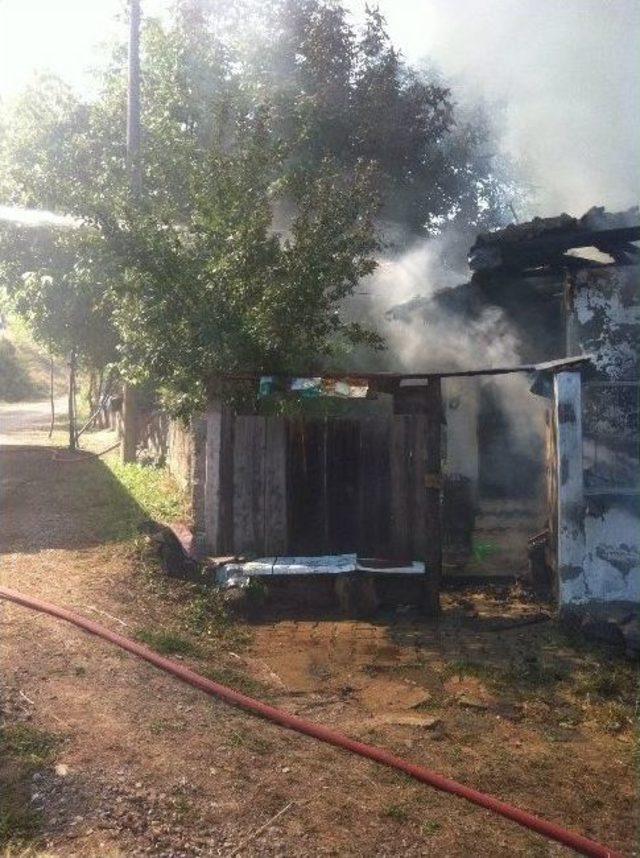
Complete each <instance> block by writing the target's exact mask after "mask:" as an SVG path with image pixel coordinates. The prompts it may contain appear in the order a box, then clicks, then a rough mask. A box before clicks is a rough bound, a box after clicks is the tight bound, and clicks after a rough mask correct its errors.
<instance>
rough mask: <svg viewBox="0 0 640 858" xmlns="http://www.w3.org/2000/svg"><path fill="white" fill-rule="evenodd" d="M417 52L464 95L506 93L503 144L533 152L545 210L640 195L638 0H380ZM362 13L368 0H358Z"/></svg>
mask: <svg viewBox="0 0 640 858" xmlns="http://www.w3.org/2000/svg"><path fill="white" fill-rule="evenodd" d="M379 5H380V8H381V11H382V12H383V14H385V15H386V16H387V20H388V24H389V30H390V34H391V36H392V38H393V39H394V41H395V42H396V43H397V44H398V46H399V47H400V48H401V49H402V50H403V51H404V52H405V53H406V54H407V56H408V58H409V59H410V60H411V61H412V62H418V61H421V60H423V59H425V58H427V59H428V60H429V61H431V62H435V63H436V64H437V65H438V66H439V67H440V68H441V69H442V71H443V73H444V75H445V77H446V78H453V79H454V82H455V83H454V91H455V94H456V95H457V96H458V97H460V98H462V99H463V100H465V101H466V100H469V101H471V102H474V101H477V100H478V99H481V100H484V101H494V102H495V101H497V102H500V103H501V105H502V107H503V110H502V114H503V116H502V118H503V132H504V133H503V138H502V146H503V148H504V150H505V151H506V152H507V153H508V154H509V155H510V156H511V158H513V159H515V160H516V161H517V162H522V161H526V162H527V163H528V165H529V168H530V172H529V173H528V174H527V176H526V178H527V179H531V181H532V182H533V184H534V186H535V190H536V200H535V210H534V214H537V215H541V216H549V215H554V214H558V213H559V212H561V211H567V212H569V213H570V214H573V215H581V214H583V213H584V212H585V211H586V210H587V209H588V208H590V207H591V206H592V205H605V206H607V208H609V209H612V210H616V209H625V208H628V207H629V206H631V205H634V204H635V203H637V202H638V199H639V198H640V158H639V157H638V143H639V141H640V111H638V104H639V103H640V62H638V46H639V45H640V3H638V2H637V0H428V2H427V0H380V2H379ZM350 7H351V8H352V9H353V11H354V14H355V15H356V16H358V15H360V14H362V7H363V2H362V0H351V3H350Z"/></svg>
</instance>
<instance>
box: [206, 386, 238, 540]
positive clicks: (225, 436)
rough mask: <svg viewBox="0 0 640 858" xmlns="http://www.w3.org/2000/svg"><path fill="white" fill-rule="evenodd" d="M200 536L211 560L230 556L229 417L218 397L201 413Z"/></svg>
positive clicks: (231, 512)
mask: <svg viewBox="0 0 640 858" xmlns="http://www.w3.org/2000/svg"><path fill="white" fill-rule="evenodd" d="M205 422H206V433H207V434H206V442H205V478H204V479H205V484H204V518H205V521H204V532H205V540H206V544H207V550H208V551H209V552H210V553H211V554H213V555H214V556H220V555H223V554H229V553H233V550H234V546H233V435H232V433H233V414H232V412H231V410H230V409H229V408H228V407H227V406H226V405H225V404H224V402H223V401H222V397H221V396H220V395H219V394H217V393H216V394H214V395H213V396H212V397H211V398H210V399H209V402H208V405H207V410H206V413H205Z"/></svg>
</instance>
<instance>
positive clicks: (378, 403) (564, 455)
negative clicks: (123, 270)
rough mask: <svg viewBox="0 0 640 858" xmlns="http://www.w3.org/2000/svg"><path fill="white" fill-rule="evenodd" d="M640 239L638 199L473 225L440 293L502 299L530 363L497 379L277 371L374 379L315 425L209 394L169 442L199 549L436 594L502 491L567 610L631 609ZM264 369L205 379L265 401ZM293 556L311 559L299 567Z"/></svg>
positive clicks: (497, 303) (461, 309)
mask: <svg viewBox="0 0 640 858" xmlns="http://www.w3.org/2000/svg"><path fill="white" fill-rule="evenodd" d="M638 239H640V222H639V219H638V212H637V210H632V211H629V212H624V213H620V214H607V213H606V212H604V211H603V210H602V209H592V210H591V211H590V212H588V213H587V214H586V215H585V216H584V217H582V218H580V219H576V218H572V217H569V216H568V215H562V216H561V217H559V218H549V219H536V220H534V221H532V222H531V223H528V224H519V225H514V226H510V227H508V228H506V229H504V230H500V231H498V232H493V233H488V234H485V235H480V236H478V239H477V241H476V243H475V244H474V246H473V248H472V249H471V254H470V266H471V268H472V270H473V276H472V279H471V281H470V282H469V283H467V284H464V285H463V286H460V287H457V288H455V289H448V290H444V291H442V292H440V293H439V294H438V295H437V298H436V300H437V301H438V302H440V303H441V304H445V305H449V306H450V307H452V308H455V312H456V314H457V315H458V316H460V315H461V314H465V315H466V317H467V318H468V319H469V320H473V319H474V317H475V316H478V315H480V314H481V313H482V312H483V311H484V310H485V309H486V308H487V307H495V308H499V310H500V313H501V314H503V315H504V317H505V318H506V319H508V322H509V325H510V326H511V327H512V328H513V329H514V330H515V331H517V334H518V340H519V343H520V358H521V364H520V365H519V366H513V367H510V368H507V370H508V371H507V372H503V370H504V369H505V368H504V367H503V368H500V367H488V368H487V369H486V370H478V369H474V370H467V369H465V368H462V369H461V370H460V371H458V370H452V371H451V372H432V373H422V374H420V373H418V374H414V375H411V374H408V375H407V374H399V373H370V374H367V373H358V374H357V376H356V377H355V378H351V379H348V378H344V377H341V376H335V375H334V376H332V375H331V373H325V375H324V377H322V378H313V379H292V378H284V379H283V378H281V379H279V382H278V383H280V384H289V385H290V386H292V387H295V386H296V385H298V387H299V385H300V384H302V386H303V387H302V388H300V389H299V390H297V391H296V392H297V394H299V395H300V394H301V392H302V389H303V388H304V387H305V386H308V387H309V391H311V390H312V389H315V388H317V389H323V390H324V389H325V388H326V390H325V393H327V394H328V395H330V396H338V397H339V389H342V388H344V389H345V390H346V389H348V388H350V386H351V387H354V386H355V388H358V389H359V390H364V391H365V395H363V396H360V395H359V394H358V396H357V397H356V400H357V401H354V405H353V408H351V409H350V411H349V413H348V414H347V413H342V414H340V413H339V411H334V412H333V413H332V414H331V415H330V416H327V414H325V416H323V417H321V416H318V415H317V414H316V415H315V416H314V415H313V414H312V413H306V414H305V413H302V412H301V413H300V414H298V416H296V417H294V416H289V417H284V416H276V414H275V413H273V412H271V413H268V412H262V413H260V411H259V410H258V411H257V412H256V411H255V410H254V411H253V412H251V413H238V412H236V411H234V410H232V409H230V408H229V407H228V406H227V405H225V402H224V396H221V395H220V394H216V395H212V396H211V400H210V403H209V408H208V410H207V413H206V415H203V416H202V417H200V418H195V419H194V420H193V421H192V427H191V429H192V431H191V432H190V433H186V434H185V433H183V432H182V431H174V433H173V435H175V437H173V436H171V437H172V438H173V440H171V439H170V442H169V457H168V462H169V465H170V467H172V469H173V470H174V472H176V473H177V474H178V475H181V474H182V476H183V482H184V484H185V485H187V486H188V487H189V489H190V491H191V495H192V500H193V512H194V524H195V537H196V542H197V543H198V544H199V545H200V548H201V551H202V552H203V553H204V554H207V555H209V556H214V557H218V558H225V557H226V558H227V561H229V562H231V563H233V562H235V561H234V558H243V562H244V561H247V562H249V563H253V564H254V565H255V564H256V562H257V565H255V569H254V568H253V567H251V568H252V569H253V571H254V572H255V573H256V574H263V573H269V574H270V575H271V579H270V580H274V579H275V578H277V577H278V576H277V574H276V573H279V572H281V573H282V576H281V577H283V578H288V579H289V580H291V579H292V575H291V572H292V571H293V569H294V567H296V566H305V570H304V571H305V572H306V573H308V574H313V575H314V576H315V578H318V577H319V576H320V570H324V571H323V572H322V574H324V572H326V571H327V568H328V567H329V566H331V570H332V572H339V573H340V574H341V575H342V573H343V572H344V573H345V574H346V575H347V576H349V575H352V576H355V577H357V578H359V579H363V580H364V579H365V578H367V577H372V576H375V577H377V578H380V579H383V580H384V581H385V582H387V583H388V584H389V585H391V584H397V587H396V589H395V593H394V594H393V597H392V601H395V603H396V604H397V603H398V602H400V603H403V602H405V601H407V600H408V598H409V595H410V592H412V591H415V592H416V593H417V594H418V598H420V599H422V600H423V601H424V600H425V598H426V601H427V602H430V603H431V605H432V606H433V605H434V604H435V602H437V590H438V587H439V582H440V575H441V561H442V552H443V549H444V552H445V555H446V552H447V550H448V549H450V548H451V545H452V543H457V544H458V545H459V544H461V543H464V549H465V551H466V555H467V557H468V556H469V555H470V554H471V547H472V544H473V540H474V536H475V535H477V519H475V513H476V511H477V509H478V506H479V499H480V500H482V499H483V498H484V499H486V498H487V497H490V498H491V497H498V498H499V499H500V501H501V503H502V509H503V510H504V512H503V513H502V515H503V516H504V517H503V519H501V520H499V521H498V526H499V528H500V529H501V531H502V532H505V533H507V532H509V531H510V530H511V531H513V530H514V529H515V524H514V518H513V507H514V506H517V504H518V503H519V502H520V500H521V499H522V498H525V499H526V500H527V503H528V504H529V505H528V506H527V505H524V506H523V507H522V509H523V511H524V512H523V514H522V515H521V521H522V522H524V525H523V526H524V527H526V528H527V529H526V531H523V532H522V533H521V532H520V531H518V532H517V534H516V537H517V540H519V541H520V543H521V546H522V556H523V557H524V558H525V562H526V547H527V537H535V538H534V539H533V542H532V555H533V556H534V559H535V564H534V565H535V566H536V569H537V570H538V572H541V573H543V574H540V575H539V577H540V578H544V575H545V574H546V575H547V576H548V580H549V582H550V589H551V590H552V592H553V595H554V596H555V598H556V600H557V604H558V606H559V608H560V611H561V612H562V613H563V614H565V615H571V614H577V615H579V616H586V615H589V616H592V615H615V616H617V617H618V618H624V617H626V616H628V615H629V614H630V613H632V612H633V611H634V610H635V609H636V607H637V605H638V603H639V602H640V577H639V573H640V551H639V535H638V534H639V527H638V525H639V523H640V522H639V521H638V519H639V517H640V511H639V507H638V491H639V488H638V477H639V461H638V412H637V397H638V391H637V381H638V350H637V334H638V325H639V323H640V301H639V298H638V289H637V285H638V275H639V267H638V251H637V249H636V246H635V244H634V243H633V242H635V241H637V240H638ZM501 378H502V379H508V378H520V379H524V380H525V382H526V383H524V382H522V383H521V384H520V387H519V388H518V390H520V391H521V392H522V391H523V392H524V398H522V399H519V400H518V402H517V403H516V411H517V412H518V414H519V416H520V424H519V427H516V430H522V427H526V424H527V423H528V422H534V420H533V418H534V416H535V419H536V420H537V421H539V423H540V427H541V429H540V432H539V433H538V435H539V437H538V435H536V436H535V438H536V440H535V442H533V441H531V443H529V441H528V440H527V443H526V444H525V445H524V452H523V447H522V445H520V447H517V448H516V447H514V446H513V444H512V439H513V435H514V427H513V426H507V422H508V421H506V420H505V417H504V410H503V408H502V407H501V404H500V402H499V401H498V399H497V397H496V395H495V390H497V389H498V387H497V386H498V385H499V384H501V383H503V382H501V381H499V379H501ZM492 379H494V380H492ZM527 379H528V381H526V380H527ZM275 380H276V379H275V377H270V379H264V378H261V377H260V375H259V374H248V375H246V376H243V377H242V378H241V379H239V378H235V377H234V378H231V377H230V378H228V379H226V380H220V379H218V381H217V382H216V384H217V383H218V382H220V383H222V384H224V383H230V384H234V383H236V382H238V381H240V382H241V383H245V384H249V385H251V386H252V389H253V390H254V393H255V395H259V394H258V392H259V391H261V390H262V388H263V384H265V385H267V386H269V385H270V384H271V383H272V382H274V381H275ZM267 382H268V384H267ZM532 383H533V384H532ZM492 384H494V385H495V387H491V385H492ZM214 386H215V385H214ZM212 389H213V388H212ZM513 390H515V388H513V389H512V390H509V393H508V396H512V395H513ZM527 437H528V436H527ZM531 437H532V438H533V437H534V436H533V435H532V436H531ZM534 448H535V449H534ZM532 497H533V498H534V499H535V503H534V505H533V506H531V504H530V501H531V498H532ZM532 509H534V512H535V514H532V513H531V510H532ZM463 553H464V552H463ZM300 556H303V557H306V558H307V561H308V562H306V563H293V562H290V561H292V560H296V558H297V559H298V560H299V559H300ZM327 557H329V558H334V559H333V560H331V561H330V562H329V563H327V562H325V561H326V560H327ZM313 558H315V560H314V559H313ZM336 558H338V559H337V560H336ZM416 561H419V565H420V568H421V570H422V573H423V574H422V579H417V578H416V577H415V573H416V568H418V567H417V566H416ZM220 562H223V561H222V560H220ZM491 562H492V561H490V563H491ZM325 567H327V568H325ZM236 571H237V569H233V570H231V572H232V573H233V574H235V572H236ZM445 571H446V570H445ZM394 576H396V579H397V580H395V581H394V580H393V577H394ZM307 581H308V579H307ZM416 585H417V588H416ZM304 586H305V587H306V582H305V583H304ZM385 586H386V584H385V585H384V586H383V587H382V589H383V590H384V589H385ZM392 589H393V588H392Z"/></svg>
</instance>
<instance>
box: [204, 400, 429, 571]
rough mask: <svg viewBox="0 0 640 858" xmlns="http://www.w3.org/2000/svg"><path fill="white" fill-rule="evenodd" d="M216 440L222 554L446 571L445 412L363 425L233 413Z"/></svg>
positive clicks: (218, 544)
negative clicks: (335, 558)
mask: <svg viewBox="0 0 640 858" xmlns="http://www.w3.org/2000/svg"><path fill="white" fill-rule="evenodd" d="M438 392H439V391H438ZM209 431H210V432H211V428H210V429H209ZM215 439H216V443H215V444H213V445H211V446H212V449H213V448H215V449H214V453H215V456H216V457H217V459H218V461H219V479H218V481H217V482H216V492H215V502H214V503H213V504H212V506H211V507H210V508H211V509H212V512H213V513H215V516H216V528H215V529H212V531H211V532H212V533H213V532H214V530H215V535H216V543H215V545H212V546H211V547H212V548H213V550H214V551H215V552H216V553H218V554H227V553H229V554H231V553H235V554H255V555H272V554H276V555H277V554H325V553H326V554H335V553H342V552H354V551H356V552H357V553H358V554H360V555H361V556H368V557H395V558H397V559H399V560H410V559H415V558H424V559H425V560H426V561H427V562H428V563H429V564H430V565H431V568H434V566H437V567H438V568H439V563H440V508H441V505H440V411H439V407H438V408H437V409H435V410H434V412H433V414H432V413H412V414H394V415H389V416H379V417H378V416H376V417H370V416H367V417H363V418H362V419H353V418H349V419H336V418H327V419H317V418H316V419H289V418H279V417H259V416H232V415H230V414H227V416H226V418H225V417H224V416H223V417H222V418H221V420H220V426H219V427H218V430H217V431H216V434H215ZM212 498H213V496H212ZM214 507H215V509H214Z"/></svg>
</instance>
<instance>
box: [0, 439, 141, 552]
mask: <svg viewBox="0 0 640 858" xmlns="http://www.w3.org/2000/svg"><path fill="white" fill-rule="evenodd" d="M146 517H147V516H146V514H145V512H144V510H143V509H142V507H140V506H139V505H138V504H137V503H136V501H135V500H134V499H133V498H132V497H131V495H129V494H128V493H127V492H126V490H124V489H123V486H122V484H121V483H120V482H119V481H118V480H117V479H116V478H115V477H114V476H113V474H112V473H111V471H110V470H109V468H108V467H107V466H106V465H105V464H104V463H103V462H102V461H101V460H100V459H98V458H96V457H95V456H91V455H88V454H84V455H83V456H82V457H81V458H77V459H76V458H73V459H71V457H69V456H68V454H67V453H66V451H64V450H61V449H60V448H59V447H57V448H55V447H25V446H18V445H16V446H3V447H1V448H0V520H1V521H2V528H1V531H0V553H5V554H9V553H15V552H24V553H35V552H38V551H42V550H44V549H48V548H67V549H78V548H89V547H91V546H95V545H101V544H104V543H105V542H115V541H120V540H123V539H127V538H130V537H131V536H133V535H134V534H135V532H136V530H137V526H138V524H139V523H140V522H141V521H143V520H145V519H146Z"/></svg>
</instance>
